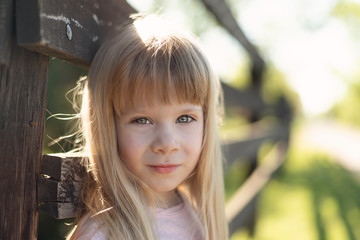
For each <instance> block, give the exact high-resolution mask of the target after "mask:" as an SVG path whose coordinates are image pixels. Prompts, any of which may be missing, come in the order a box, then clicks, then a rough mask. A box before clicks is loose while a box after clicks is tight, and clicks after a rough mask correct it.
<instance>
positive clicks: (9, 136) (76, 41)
mask: <svg viewBox="0 0 360 240" xmlns="http://www.w3.org/2000/svg"><path fill="white" fill-rule="evenodd" d="M203 2H204V3H205V4H206V6H207V7H208V9H210V10H211V9H214V1H205V0H204V1H203ZM217 3H218V4H220V5H218V6H222V7H219V8H218V9H222V10H224V9H225V10H226V11H225V12H227V10H228V8H227V5H226V4H225V2H224V1H222V0H218V1H217ZM216 9H217V8H215V10H212V12H213V13H214V15H215V16H217V19H219V21H220V22H221V23H222V21H221V19H222V17H221V13H220V14H219V12H217V10H216ZM134 12H136V11H135V10H134V9H133V8H132V7H131V6H130V5H128V4H127V3H126V1H124V0H117V1H114V0H107V1H100V0H78V1H72V0H63V1H57V0H47V1H37V0H2V1H1V2H0V87H1V88H0V153H1V154H0V163H1V167H0V187H1V194H0V229H1V231H0V239H36V238H37V224H38V210H39V209H43V210H45V211H47V212H48V213H50V214H51V215H52V216H54V217H56V218H67V217H71V216H74V210H75V208H76V205H77V204H78V193H79V191H80V189H81V181H82V177H83V175H84V173H83V172H82V171H83V169H82V167H81V166H80V165H78V162H77V160H76V159H77V158H76V157H73V158H70V159H69V158H62V157H54V156H44V157H42V143H43V135H44V134H43V133H44V120H45V109H46V91H47V76H48V65H49V57H57V58H60V59H63V60H66V61H69V62H71V63H74V64H77V65H81V66H85V67H89V65H90V63H91V60H92V58H93V56H94V54H95V52H96V51H97V49H98V48H99V46H100V44H101V43H102V41H103V39H104V38H105V36H106V34H108V33H109V32H110V31H111V30H112V29H116V28H118V27H119V26H120V25H121V24H123V23H124V22H125V21H127V19H128V16H129V14H131V13H134ZM228 13H229V12H228ZM222 14H223V13H222ZM226 19H227V21H225V23H222V24H223V25H224V26H228V27H226V28H227V29H228V30H229V31H232V30H234V27H235V30H234V31H235V33H236V38H241V37H242V36H243V35H242V32H241V31H240V33H239V31H238V30H236V26H234V21H233V17H231V16H230V18H229V16H226ZM229 19H230V21H229ZM226 22H227V23H226ZM229 23H230V25H229ZM234 31H233V32H234ZM241 41H244V40H241ZM242 44H244V43H242ZM244 46H245V48H246V49H249V54H250V56H251V59H252V60H253V65H252V77H253V88H252V89H251V90H250V91H248V92H240V91H239V90H236V89H233V88H231V87H229V86H227V85H224V86H223V87H224V92H225V102H226V103H227V104H228V105H233V106H241V107H242V108H246V109H248V111H250V112H251V113H252V116H255V117H253V118H252V119H251V121H252V122H256V121H258V120H260V119H261V118H262V117H263V116H264V115H266V114H272V115H274V116H277V117H278V119H279V120H278V125H277V126H274V127H273V128H272V129H269V130H268V131H267V132H262V135H260V136H259V135H257V136H256V137H252V138H251V137H250V138H249V139H246V140H244V141H240V142H239V141H238V142H233V143H228V144H227V145H224V152H225V153H226V156H227V158H228V162H229V163H228V164H229V166H231V163H232V162H233V161H237V159H238V158H239V156H243V157H247V158H248V159H250V162H251V164H252V166H253V170H254V171H252V172H251V173H250V175H249V178H248V179H247V181H246V182H245V183H244V184H243V185H242V186H241V187H240V189H239V190H238V191H237V193H236V194H235V195H234V197H233V198H232V199H231V200H230V201H229V203H228V205H227V214H228V218H229V221H230V223H231V232H233V231H234V230H235V229H237V228H239V227H242V226H247V225H249V219H250V220H251V219H253V218H254V217H253V216H254V209H255V208H254V206H255V202H256V201H255V199H256V196H257V194H258V193H259V191H260V189H261V188H262V187H263V185H264V184H265V183H266V182H267V181H268V180H269V179H270V178H271V176H272V175H273V173H274V172H275V171H276V169H278V167H279V166H280V165H281V163H282V161H283V159H284V156H285V153H286V146H287V142H288V135H289V124H290V119H291V117H290V115H291V114H290V113H291V111H290V108H289V106H288V104H286V101H285V100H284V101H283V102H282V103H281V104H279V105H276V106H267V105H266V104H265V103H264V102H263V101H262V100H261V99H262V98H261V96H260V94H259V84H261V78H262V71H263V67H264V63H263V61H262V60H261V58H260V57H259V56H258V54H257V53H256V51H255V52H254V49H253V47H252V46H251V44H250V45H249V42H248V43H246V44H245V45H244ZM250 52H251V53H250ZM284 113H286V114H284ZM264 141H271V142H273V143H274V151H272V152H271V153H270V155H269V157H268V158H267V159H266V161H265V162H264V165H263V164H262V165H260V166H257V161H256V159H257V157H256V156H257V152H258V149H259V147H260V146H261V144H262V143H263V142H264ZM275 143H278V144H275ZM250 222H251V221H250Z"/></svg>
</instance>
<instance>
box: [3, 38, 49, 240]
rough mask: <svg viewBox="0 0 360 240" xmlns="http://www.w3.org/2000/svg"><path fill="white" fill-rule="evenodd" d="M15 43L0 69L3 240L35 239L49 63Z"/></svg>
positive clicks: (43, 57) (41, 56) (46, 58)
mask: <svg viewBox="0 0 360 240" xmlns="http://www.w3.org/2000/svg"><path fill="white" fill-rule="evenodd" d="M11 38H12V39H11V41H10V46H11V55H10V58H9V64H8V65H1V66H0V153H1V154H0V164H1V167H0V187H1V194H0V229H1V231H0V239H36V236H37V225H38V219H37V217H38V214H37V201H36V195H37V192H36V189H37V188H36V184H37V174H38V173H39V163H40V158H41V154H42V142H43V130H44V120H45V107H46V89H47V75H48V64H49V63H48V60H49V59H48V57H46V56H44V55H42V54H39V53H34V52H30V51H28V50H26V49H23V48H21V47H18V46H17V44H16V43H15V40H14V38H13V37H11Z"/></svg>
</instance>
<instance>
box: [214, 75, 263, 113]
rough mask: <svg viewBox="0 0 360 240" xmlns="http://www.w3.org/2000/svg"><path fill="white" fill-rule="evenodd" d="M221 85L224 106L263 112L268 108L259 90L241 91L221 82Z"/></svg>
mask: <svg viewBox="0 0 360 240" xmlns="http://www.w3.org/2000/svg"><path fill="white" fill-rule="evenodd" d="M221 87H222V89H223V92H224V102H225V105H226V106H235V107H242V108H245V109H247V110H248V111H249V112H251V113H256V114H263V113H264V112H265V111H266V110H268V109H269V106H267V105H266V104H265V102H264V101H263V99H262V97H261V96H260V94H259V92H257V91H252V90H248V91H241V90H239V89H236V88H233V87H231V86H229V85H228V84H226V83H224V82H222V83H221Z"/></svg>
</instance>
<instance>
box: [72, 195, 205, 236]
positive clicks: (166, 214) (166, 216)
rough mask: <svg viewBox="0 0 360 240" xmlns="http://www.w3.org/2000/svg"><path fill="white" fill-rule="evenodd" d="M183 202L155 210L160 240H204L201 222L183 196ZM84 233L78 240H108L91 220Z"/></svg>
mask: <svg viewBox="0 0 360 240" xmlns="http://www.w3.org/2000/svg"><path fill="white" fill-rule="evenodd" d="M182 199H183V202H182V203H181V204H179V205H177V206H174V207H171V208H168V209H160V208H157V209H156V210H155V217H156V225H157V231H155V232H156V234H157V235H158V239H159V240H202V239H203V237H202V236H203V229H202V227H201V224H200V221H199V219H198V217H197V215H196V213H195V211H194V209H193V208H192V206H191V205H190V203H189V202H188V201H187V199H186V197H184V196H182ZM86 221H87V222H86V223H85V225H84V229H83V231H82V232H83V233H84V234H82V235H81V236H79V237H78V238H75V239H77V240H106V237H105V234H104V232H103V231H102V230H101V229H99V225H98V223H96V222H95V221H93V220H92V219H91V218H89V219H88V220H86Z"/></svg>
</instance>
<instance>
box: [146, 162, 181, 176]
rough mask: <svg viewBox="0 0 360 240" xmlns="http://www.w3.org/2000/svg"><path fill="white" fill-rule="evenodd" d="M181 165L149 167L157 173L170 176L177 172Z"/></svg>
mask: <svg viewBox="0 0 360 240" xmlns="http://www.w3.org/2000/svg"><path fill="white" fill-rule="evenodd" d="M179 166H180V165H177V164H164V165H149V167H150V168H151V169H152V170H154V171H155V172H157V173H160V174H169V173H172V172H173V171H175V170H176V169H177V168H178V167H179Z"/></svg>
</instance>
